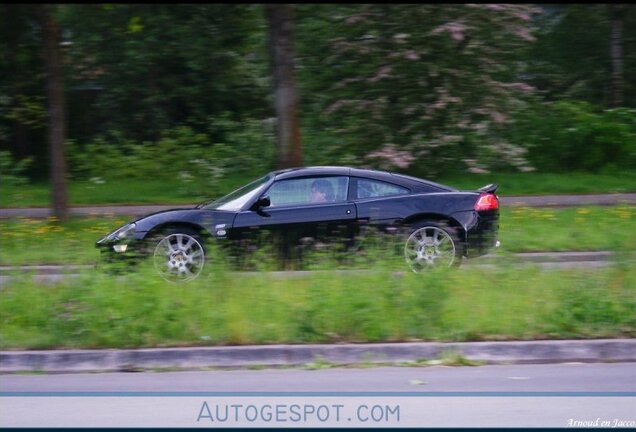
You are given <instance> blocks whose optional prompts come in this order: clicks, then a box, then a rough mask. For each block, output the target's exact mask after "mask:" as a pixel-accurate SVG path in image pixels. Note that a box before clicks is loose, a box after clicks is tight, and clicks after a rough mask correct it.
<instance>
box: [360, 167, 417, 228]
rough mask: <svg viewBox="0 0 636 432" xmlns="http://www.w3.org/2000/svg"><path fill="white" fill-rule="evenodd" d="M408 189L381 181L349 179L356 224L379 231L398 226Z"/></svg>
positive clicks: (408, 192)
mask: <svg viewBox="0 0 636 432" xmlns="http://www.w3.org/2000/svg"><path fill="white" fill-rule="evenodd" d="M410 192H411V191H410V189H408V188H406V187H404V186H400V185H396V184H393V183H389V182H386V181H382V180H377V179H372V178H364V177H351V193H350V195H351V198H352V200H354V201H355V202H356V208H357V217H358V222H359V223H360V224H362V225H367V224H368V225H371V226H375V227H378V228H380V229H383V230H384V229H387V228H391V227H395V226H397V225H399V224H400V222H401V218H402V214H403V213H404V209H405V206H407V207H408V202H407V201H406V200H404V199H403V198H404V197H407V196H408V195H409V194H410Z"/></svg>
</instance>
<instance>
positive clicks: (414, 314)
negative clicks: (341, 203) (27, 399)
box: [0, 266, 636, 368]
mask: <svg viewBox="0 0 636 432" xmlns="http://www.w3.org/2000/svg"><path fill="white" fill-rule="evenodd" d="M634 275H635V271H634V269H633V267H630V266H623V267H613V268H609V269H605V270H587V271H581V270H576V271H565V270H562V271H547V272H542V271H539V270H537V269H526V270H524V272H519V271H518V269H516V268H505V267H502V266H499V267H497V268H496V269H487V270H484V269H476V268H473V269H465V270H460V271H455V272H446V275H445V276H444V277H438V276H437V275H427V274H413V273H404V274H402V275H395V274H394V273H393V272H387V271H379V272H366V273H358V274H337V273H334V274H331V275H329V276H325V275H324V274H320V273H314V274H306V275H300V276H299V277H294V278H289V277H281V276H280V275H278V276H277V275H274V274H267V273H263V274H232V273H228V272H226V271H225V270H223V269H215V270H214V271H212V272H209V273H208V274H207V276H206V277H205V278H203V279H201V280H197V281H194V282H192V283H190V284H188V285H187V286H178V285H175V284H172V283H167V282H164V281H163V280H161V279H159V278H157V277H155V276H154V275H153V274H152V269H150V268H148V269H141V270H140V272H139V273H136V274H130V275H126V276H111V275H105V274H103V273H100V272H96V271H86V272H83V273H82V274H81V275H80V276H79V277H77V278H68V279H65V280H63V281H61V282H58V283H54V284H49V285H42V284H41V283H39V282H35V281H33V280H32V279H31V277H30V276H29V275H22V276H19V275H16V276H15V278H14V279H13V281H12V282H11V283H9V284H6V285H5V286H4V287H3V289H2V290H0V347H1V348H3V349H7V348H17V349H25V348H26V349H37V348H131V347H156V346H185V345H193V344H194V345H221V344H262V343H265V344H268V343H311V342H324V343H328V342H373V341H386V342H398V341H413V340H435V341H471V340H506V339H535V338H536V339H545V338H564V337H568V338H571V337H576V338H595V337H633V336H634V335H636V322H635V321H634V317H635V316H636V309H635V307H636V295H635V294H636V293H635V292H634V289H635V288H636V285H635V284H634V282H635V279H634ZM423 296H428V297H434V298H436V299H437V300H436V301H435V302H434V304H433V305H431V304H430V303H421V302H419V301H417V299H418V298H420V297H423ZM599 300H600V301H599ZM442 360H444V361H446V362H450V364H453V365H458V364H461V365H466V364H472V362H469V361H466V359H463V358H461V357H457V356H446V357H444V358H443V359H442ZM328 366H330V365H329V364H328V362H326V361H324V360H321V359H317V360H316V361H315V362H314V363H313V364H311V365H310V367H313V368H324V367H328Z"/></svg>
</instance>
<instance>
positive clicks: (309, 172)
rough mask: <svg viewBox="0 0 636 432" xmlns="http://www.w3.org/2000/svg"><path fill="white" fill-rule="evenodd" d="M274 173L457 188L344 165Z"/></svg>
mask: <svg viewBox="0 0 636 432" xmlns="http://www.w3.org/2000/svg"><path fill="white" fill-rule="evenodd" d="M272 174H273V175H274V177H275V180H286V179H292V178H299V177H308V176H330V175H333V176H354V177H366V178H371V179H375V180H381V181H385V182H389V183H394V184H398V185H401V186H404V187H407V188H409V189H413V190H418V189H421V188H426V189H431V188H432V189H437V190H439V191H454V190H455V189H453V188H451V187H448V186H445V185H442V184H439V183H435V182H432V181H429V180H424V179H421V178H417V177H411V176H407V175H403V174H397V173H391V172H387V171H379V170H372V169H363V168H352V167H342V166H310V167H300V168H288V169H284V170H279V171H274V172H272Z"/></svg>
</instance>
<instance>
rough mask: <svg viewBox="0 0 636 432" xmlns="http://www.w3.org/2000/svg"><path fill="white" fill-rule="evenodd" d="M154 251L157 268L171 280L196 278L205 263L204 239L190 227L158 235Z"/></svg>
mask: <svg viewBox="0 0 636 432" xmlns="http://www.w3.org/2000/svg"><path fill="white" fill-rule="evenodd" d="M153 243H154V244H155V246H154V252H153V263H154V267H155V270H156V271H157V273H159V276H161V277H162V278H163V279H165V280H167V281H170V282H187V281H191V280H193V279H195V278H196V277H197V276H199V274H201V271H202V270H203V266H204V265H205V249H204V247H203V240H202V239H201V238H200V237H199V236H198V235H197V234H196V233H195V232H194V231H193V230H189V229H175V230H171V231H167V232H164V233H162V234H161V235H159V236H158V237H156V238H155V239H154V241H153Z"/></svg>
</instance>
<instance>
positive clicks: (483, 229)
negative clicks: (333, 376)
mask: <svg viewBox="0 0 636 432" xmlns="http://www.w3.org/2000/svg"><path fill="white" fill-rule="evenodd" d="M474 213H475V216H474V219H473V223H472V224H470V226H468V227H467V230H466V248H465V253H464V254H465V256H466V257H467V258H474V257H478V256H481V255H485V254H487V253H488V252H490V251H491V250H492V249H493V248H496V247H499V245H500V242H499V238H498V235H499V211H498V210H495V211H488V212H474Z"/></svg>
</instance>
